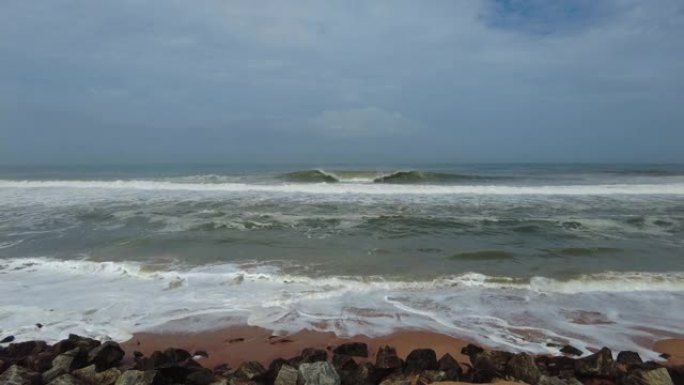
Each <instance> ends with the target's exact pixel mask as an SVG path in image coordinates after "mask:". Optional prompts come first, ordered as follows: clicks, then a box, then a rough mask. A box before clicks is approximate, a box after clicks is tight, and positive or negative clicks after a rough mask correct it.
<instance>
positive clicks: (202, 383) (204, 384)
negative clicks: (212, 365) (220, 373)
mask: <svg viewBox="0 0 684 385" xmlns="http://www.w3.org/2000/svg"><path fill="white" fill-rule="evenodd" d="M212 382H214V373H213V372H212V371H211V370H210V369H199V370H196V371H194V372H192V373H190V374H188V376H187V377H185V383H186V384H188V385H209V384H211V383H212Z"/></svg>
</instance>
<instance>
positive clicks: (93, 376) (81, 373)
mask: <svg viewBox="0 0 684 385" xmlns="http://www.w3.org/2000/svg"><path fill="white" fill-rule="evenodd" d="M71 374H73V376H74V377H76V378H78V379H79V380H81V381H83V382H85V383H86V384H93V385H113V384H114V383H116V381H117V380H118V379H119V377H121V370H119V369H118V368H109V369H107V370H104V371H102V372H98V371H97V368H96V366H95V365H94V364H93V365H90V366H86V367H85V368H81V369H78V370H74V371H73V372H72V373H71Z"/></svg>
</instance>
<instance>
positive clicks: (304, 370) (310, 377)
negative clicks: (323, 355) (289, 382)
mask: <svg viewBox="0 0 684 385" xmlns="http://www.w3.org/2000/svg"><path fill="white" fill-rule="evenodd" d="M299 374H300V375H301V377H302V381H303V382H304V385H340V384H341V381H340V376H339V375H338V374H337V372H336V371H335V368H334V367H333V366H332V364H331V363H329V362H327V361H325V362H320V361H319V362H314V363H303V364H301V365H300V366H299Z"/></svg>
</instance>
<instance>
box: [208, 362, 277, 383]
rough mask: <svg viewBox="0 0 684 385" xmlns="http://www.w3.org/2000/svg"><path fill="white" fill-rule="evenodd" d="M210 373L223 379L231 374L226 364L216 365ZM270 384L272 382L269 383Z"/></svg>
mask: <svg viewBox="0 0 684 385" xmlns="http://www.w3.org/2000/svg"><path fill="white" fill-rule="evenodd" d="M212 371H213V372H214V374H215V375H217V376H224V377H225V376H226V375H228V374H229V373H231V369H230V366H228V364H219V365H216V366H214V368H213V369H212ZM271 382H272V381H271Z"/></svg>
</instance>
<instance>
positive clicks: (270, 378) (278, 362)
mask: <svg viewBox="0 0 684 385" xmlns="http://www.w3.org/2000/svg"><path fill="white" fill-rule="evenodd" d="M283 365H288V364H287V360H284V359H282V358H276V359H275V360H273V361H271V364H270V365H268V370H266V383H267V384H272V383H273V382H274V381H275V379H276V378H277V377H278V373H280V368H282V367H283ZM288 366H292V365H288ZM295 369H296V368H295ZM214 373H216V371H214Z"/></svg>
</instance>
